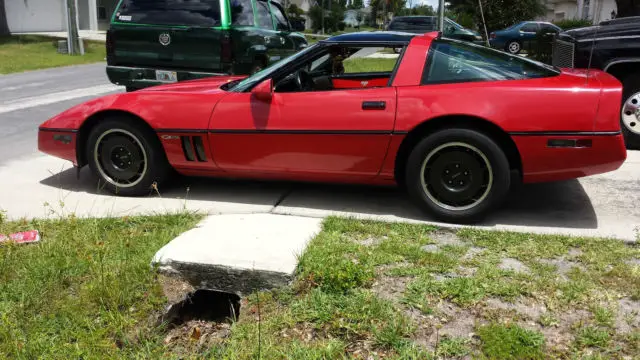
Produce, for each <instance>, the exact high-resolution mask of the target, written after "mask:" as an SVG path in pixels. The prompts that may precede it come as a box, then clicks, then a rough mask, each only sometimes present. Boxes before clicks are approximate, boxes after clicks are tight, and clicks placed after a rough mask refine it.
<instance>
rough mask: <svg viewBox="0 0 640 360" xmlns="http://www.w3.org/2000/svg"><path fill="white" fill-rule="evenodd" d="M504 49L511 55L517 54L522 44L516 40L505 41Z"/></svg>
mask: <svg viewBox="0 0 640 360" xmlns="http://www.w3.org/2000/svg"><path fill="white" fill-rule="evenodd" d="M505 50H506V51H507V52H508V53H509V54H512V55H517V54H519V53H520V51H522V44H521V43H520V41H518V40H511V41H508V42H507V45H506V46H505Z"/></svg>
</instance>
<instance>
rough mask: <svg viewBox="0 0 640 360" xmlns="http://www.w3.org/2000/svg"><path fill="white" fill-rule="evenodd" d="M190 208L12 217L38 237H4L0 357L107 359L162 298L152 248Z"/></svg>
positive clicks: (182, 225)
mask: <svg viewBox="0 0 640 360" xmlns="http://www.w3.org/2000/svg"><path fill="white" fill-rule="evenodd" d="M197 220H198V217H197V216H193V215H187V214H185V215H174V216H155V217H144V218H143V217H131V218H126V219H121V218H115V219H82V220H80V219H76V218H70V219H64V220H51V221H39V220H36V221H32V222H9V223H3V224H0V233H11V232H14V231H19V230H27V229H38V230H40V232H41V234H42V240H41V242H40V243H36V244H29V245H14V244H0V269H2V271H0V358H10V359H30V358H47V359H54V358H67V359H70V358H105V357H107V358H109V357H114V356H122V355H124V354H127V353H136V352H138V351H139V350H144V349H127V348H126V346H125V347H124V348H122V349H121V348H119V347H118V346H117V344H122V343H124V342H126V340H125V339H126V337H127V334H128V333H129V332H130V331H133V329H134V328H135V327H136V326H137V325H138V324H140V323H143V322H144V321H145V320H146V319H147V318H148V317H149V316H150V315H151V314H152V313H153V312H155V311H157V310H158V309H159V308H160V307H161V306H162V303H163V301H164V300H163V295H162V292H161V289H160V288H159V286H158V282H157V280H156V272H155V271H154V270H153V269H152V268H151V267H150V265H149V264H150V260H151V258H152V257H153V255H154V253H155V252H156V251H157V250H158V249H159V248H160V247H162V246H163V245H164V244H165V243H167V242H168V241H170V240H171V239H172V238H174V237H175V236H177V235H178V234H180V233H181V232H183V231H185V230H187V229H188V228H190V227H192V226H193V225H194V224H195V222H196V221H197Z"/></svg>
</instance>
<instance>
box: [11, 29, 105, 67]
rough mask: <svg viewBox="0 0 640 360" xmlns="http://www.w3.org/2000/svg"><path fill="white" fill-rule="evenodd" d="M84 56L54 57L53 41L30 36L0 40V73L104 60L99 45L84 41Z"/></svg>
mask: <svg viewBox="0 0 640 360" xmlns="http://www.w3.org/2000/svg"><path fill="white" fill-rule="evenodd" d="M85 44H86V45H85V55H83V56H79V55H77V56H71V55H65V54H58V52H57V39H55V38H51V37H44V36H34V35H14V36H10V37H4V38H0V74H9V73H15V72H22V71H28V70H38V69H45V68H53V67H60V66H67V65H78V64H87V63H95V62H99V61H104V58H105V56H106V49H105V44H104V43H103V42H94V41H86V42H85Z"/></svg>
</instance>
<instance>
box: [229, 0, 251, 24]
mask: <svg viewBox="0 0 640 360" xmlns="http://www.w3.org/2000/svg"><path fill="white" fill-rule="evenodd" d="M231 23H232V24H233V25H249V26H250V25H253V6H252V5H251V0H231Z"/></svg>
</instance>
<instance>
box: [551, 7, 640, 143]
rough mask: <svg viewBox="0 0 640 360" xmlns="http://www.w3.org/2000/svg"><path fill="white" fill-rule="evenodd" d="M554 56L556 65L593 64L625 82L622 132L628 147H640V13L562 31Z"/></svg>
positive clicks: (583, 66) (575, 66) (577, 65)
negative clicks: (639, 14) (595, 24)
mask: <svg viewBox="0 0 640 360" xmlns="http://www.w3.org/2000/svg"><path fill="white" fill-rule="evenodd" d="M592 53H593V55H592V56H591V54H592ZM552 58H553V65H555V66H557V67H567V68H587V67H589V66H590V67H591V68H592V69H601V70H604V71H606V72H608V73H610V74H611V75H613V76H615V77H616V78H617V79H618V80H620V82H622V85H623V94H622V100H621V101H622V107H621V113H620V122H621V124H622V132H623V134H624V138H625V142H626V145H627V147H628V148H631V149H640V16H634V17H626V18H619V19H614V20H608V21H603V22H601V23H600V24H598V25H597V26H589V27H584V28H579V29H572V30H568V31H565V32H562V33H560V34H558V36H557V37H556V39H555V40H554V44H553V55H552Z"/></svg>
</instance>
